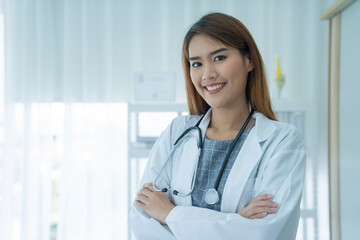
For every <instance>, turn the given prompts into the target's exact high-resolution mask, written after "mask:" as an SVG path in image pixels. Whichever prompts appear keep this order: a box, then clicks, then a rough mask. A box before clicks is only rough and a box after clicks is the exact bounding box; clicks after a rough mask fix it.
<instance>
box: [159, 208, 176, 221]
mask: <svg viewBox="0 0 360 240" xmlns="http://www.w3.org/2000/svg"><path fill="white" fill-rule="evenodd" d="M174 208H175V206H174V205H172V206H169V208H168V209H167V210H166V211H165V212H164V215H163V218H162V219H161V224H163V225H166V221H165V220H166V218H167V217H168V215H169V214H170V212H171V210H173V209H174Z"/></svg>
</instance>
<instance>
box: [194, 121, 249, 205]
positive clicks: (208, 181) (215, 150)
mask: <svg viewBox="0 0 360 240" xmlns="http://www.w3.org/2000/svg"><path fill="white" fill-rule="evenodd" d="M253 127H254V125H253V126H251V127H249V128H248V129H246V130H245V131H244V132H243V134H242V135H241V136H240V139H239V140H238V142H237V143H236V145H235V147H234V149H233V151H232V152H231V154H230V156H229V160H228V162H227V164H226V166H225V169H224V172H223V174H222V176H221V179H220V183H219V187H218V193H219V197H220V201H219V202H217V203H216V204H212V205H210V204H207V203H206V202H205V193H206V191H207V190H208V189H211V188H214V185H215V181H216V178H217V175H218V173H219V171H220V168H221V165H222V163H223V162H224V161H225V156H226V154H227V152H228V151H229V148H230V145H231V143H232V142H233V141H234V139H232V140H223V141H221V140H210V139H207V138H206V136H205V141H204V147H203V153H202V156H201V158H200V160H199V163H198V169H197V174H196V179H195V186H194V191H193V192H192V194H191V199H192V204H193V206H196V207H202V208H208V209H213V210H216V211H220V206H221V196H222V194H223V191H224V186H225V183H226V179H227V178H228V176H229V173H230V170H231V168H232V166H233V164H234V162H235V159H236V157H237V155H238V153H239V151H240V149H241V147H242V146H243V144H244V142H245V140H246V138H247V136H248V135H249V132H250V131H251V129H252V128H253Z"/></svg>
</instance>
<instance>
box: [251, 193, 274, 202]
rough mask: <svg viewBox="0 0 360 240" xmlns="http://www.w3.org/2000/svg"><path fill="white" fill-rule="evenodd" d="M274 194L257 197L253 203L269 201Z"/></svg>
mask: <svg viewBox="0 0 360 240" xmlns="http://www.w3.org/2000/svg"><path fill="white" fill-rule="evenodd" d="M272 197H273V196H272V194H263V195H259V196H257V197H255V198H254V199H253V201H254V200H255V201H256V200H269V199H272Z"/></svg>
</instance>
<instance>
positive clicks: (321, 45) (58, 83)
mask: <svg viewBox="0 0 360 240" xmlns="http://www.w3.org/2000/svg"><path fill="white" fill-rule="evenodd" d="M331 2H332V1H331V0H328V1H310V0H308V1H286V0H281V1H275V0H270V1H268V0H259V1H237V0H226V1H218V0H201V1H191V0H182V1H168V0H152V1H148V0H132V1H130V0H124V1H117V0H104V1H99V0H0V22H2V23H3V27H4V28H3V29H1V27H0V30H4V31H3V33H4V38H3V40H2V39H1V36H2V35H1V31H0V57H3V59H4V63H2V61H1V60H2V59H0V239H6V240H8V239H9V240H15V239H16V240H17V239H26V240H28V239H29V240H43V239H49V238H52V239H55V238H56V239H61V240H70V239H125V238H127V236H128V232H127V231H128V227H127V177H128V176H127V174H128V173H127V115H126V113H127V109H126V102H128V101H132V100H133V99H132V95H133V94H132V93H133V88H132V87H133V78H134V74H135V73H136V72H172V73H175V74H176V79H177V89H176V93H177V95H176V99H177V101H180V102H183V101H185V90H184V84H183V80H182V79H183V77H182V70H181V61H180V59H181V44H182V39H183V36H184V34H185V33H186V31H187V29H188V27H189V26H190V24H191V23H193V22H194V21H196V20H197V19H198V18H199V17H201V16H202V15H203V14H205V13H208V12H211V11H221V12H225V13H228V14H230V15H233V16H235V17H237V18H239V19H240V20H242V21H243V22H244V23H245V25H247V26H248V28H249V30H250V32H252V34H253V36H254V38H255V40H256V41H257V43H258V46H259V48H260V51H261V52H262V54H263V58H264V61H265V65H266V68H267V71H268V76H269V83H270V87H271V89H272V93H273V88H274V84H273V81H272V80H271V79H272V76H273V73H274V71H275V61H274V55H275V54H277V55H279V56H280V59H281V64H282V70H283V72H284V73H285V75H286V77H287V82H286V85H285V88H284V90H283V96H284V97H285V98H287V99H288V100H295V101H303V102H310V101H312V102H314V103H313V104H311V111H312V113H315V112H317V111H318V110H320V112H322V113H324V110H322V108H323V106H321V105H319V104H318V100H319V96H320V98H321V99H320V100H321V101H322V99H323V98H324V95H323V94H320V95H319V94H318V92H319V91H321V90H323V89H322V87H323V86H324V84H322V82H326V66H327V63H326V62H325V61H324V60H323V59H326V51H327V46H326V37H327V31H326V26H327V25H326V23H322V22H320V21H319V16H320V14H321V13H322V11H323V10H325V9H326V8H327V7H328V6H329V4H330V3H331ZM1 16H2V17H3V18H1ZM1 19H2V20H1ZM0 26H2V25H1V24H0ZM2 47H4V54H3V55H2V54H1V52H2V51H1V49H2ZM2 67H3V68H2ZM1 69H4V71H3V76H1V75H2V74H1V73H2V71H1ZM324 99H326V98H324ZM318 127H320V129H322V128H321V127H323V128H326V125H323V126H320V125H317V122H315V123H314V126H313V128H312V130H313V131H311V132H310V133H309V136H308V138H310V139H311V138H312V137H314V139H317V138H316V137H317V131H318V130H317V128H318ZM314 142H315V140H314ZM309 150H310V151H309V152H310V156H311V157H312V158H313V159H315V158H316V156H317V154H318V153H317V152H316V148H315V147H314V148H311V149H309ZM320 213H321V212H320ZM324 222H326V219H325V220H324ZM320 225H321V224H320ZM315 226H318V223H316V224H315ZM312 230H313V231H316V230H314V229H312ZM309 231H310V230H309ZM324 235H326V231H325V233H324V234H323V235H322V236H324ZM304 238H306V236H304ZM314 239H316V238H314Z"/></svg>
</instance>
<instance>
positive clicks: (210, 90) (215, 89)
mask: <svg viewBox="0 0 360 240" xmlns="http://www.w3.org/2000/svg"><path fill="white" fill-rule="evenodd" d="M225 85H226V83H219V84H215V85H211V86H204V89H205V90H206V91H207V92H208V93H210V94H214V93H217V92H219V91H220V90H221V89H223V87H224V86H225Z"/></svg>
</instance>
